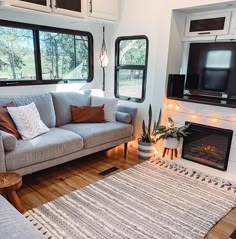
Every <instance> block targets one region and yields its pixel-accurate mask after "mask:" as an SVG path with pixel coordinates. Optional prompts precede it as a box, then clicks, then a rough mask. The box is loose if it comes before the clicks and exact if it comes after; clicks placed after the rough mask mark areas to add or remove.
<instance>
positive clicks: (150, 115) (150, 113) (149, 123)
mask: <svg viewBox="0 0 236 239" xmlns="http://www.w3.org/2000/svg"><path fill="white" fill-rule="evenodd" d="M151 124H152V106H151V104H150V105H149V110H148V134H149V135H151Z"/></svg>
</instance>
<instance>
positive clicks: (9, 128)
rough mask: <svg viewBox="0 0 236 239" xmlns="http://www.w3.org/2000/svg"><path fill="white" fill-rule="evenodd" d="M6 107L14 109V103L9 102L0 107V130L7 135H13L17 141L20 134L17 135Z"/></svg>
mask: <svg viewBox="0 0 236 239" xmlns="http://www.w3.org/2000/svg"><path fill="white" fill-rule="evenodd" d="M7 107H16V105H15V103H13V102H11V103H9V104H6V105H3V106H0V130H2V131H5V132H7V133H9V134H13V135H14V136H15V137H16V138H17V139H19V138H20V134H19V133H18V131H17V129H16V126H15V124H14V122H13V120H12V119H11V116H10V114H9V113H8V111H7Z"/></svg>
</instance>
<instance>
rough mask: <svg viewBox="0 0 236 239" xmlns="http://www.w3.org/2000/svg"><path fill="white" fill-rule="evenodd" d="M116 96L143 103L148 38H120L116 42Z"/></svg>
mask: <svg viewBox="0 0 236 239" xmlns="http://www.w3.org/2000/svg"><path fill="white" fill-rule="evenodd" d="M115 54H116V56H115V57H116V66H115V96H116V97H117V98H119V99H122V100H130V101H136V102H142V101H144V99H145V88H146V75H147V59H148V38H147V37H146V36H131V37H119V38H118V39H117V40H116V53H115Z"/></svg>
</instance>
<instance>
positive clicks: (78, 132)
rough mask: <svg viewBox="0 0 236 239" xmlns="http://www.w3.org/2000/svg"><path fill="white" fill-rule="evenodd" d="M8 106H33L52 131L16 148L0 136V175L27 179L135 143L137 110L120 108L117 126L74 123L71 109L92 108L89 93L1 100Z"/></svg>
mask: <svg viewBox="0 0 236 239" xmlns="http://www.w3.org/2000/svg"><path fill="white" fill-rule="evenodd" d="M9 102H14V103H15V104H16V105H17V106H21V105H26V104H29V103H31V102H34V103H35V105H36V106H37V108H38V111H39V113H40V116H41V119H42V121H43V122H44V123H45V124H46V125H47V127H49V128H50V131H49V132H48V133H45V134H42V135H40V136H38V137H36V138H34V139H31V140H21V139H20V140H17V143H16V147H13V148H12V147H11V144H10V143H9V142H12V141H14V140H16V139H15V138H14V137H13V136H12V135H9V134H7V133H4V132H1V137H0V172H5V171H14V172H17V173H19V174H20V175H25V174H29V173H33V172H36V171H39V170H42V169H45V168H48V167H52V166H55V165H58V164H61V163H65V162H68V161H70V160H74V159H77V158H80V157H83V156H86V155H89V154H92V153H94V152H98V151H102V150H105V149H109V148H112V147H115V146H117V145H120V144H126V143H128V142H129V141H131V140H132V139H133V133H134V125H135V119H136V114H137V109H136V108H132V107H126V106H119V105H118V106H117V113H116V118H117V122H114V123H111V122H106V123H89V124H88V123H83V124H73V123H71V112H70V105H77V106H89V105H91V95H90V94H89V93H85V94H80V93H76V92H67V93H62V92H58V93H46V94H39V95H30V96H12V97H10V96H1V97H0V105H4V104H7V103H9Z"/></svg>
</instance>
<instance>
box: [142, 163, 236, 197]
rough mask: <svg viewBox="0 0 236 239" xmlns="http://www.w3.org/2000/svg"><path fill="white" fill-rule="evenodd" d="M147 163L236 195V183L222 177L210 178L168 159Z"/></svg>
mask: <svg viewBox="0 0 236 239" xmlns="http://www.w3.org/2000/svg"><path fill="white" fill-rule="evenodd" d="M147 162H148V163H151V164H156V165H158V166H159V167H162V168H167V169H170V170H173V171H174V172H176V173H179V174H182V175H184V176H186V177H190V178H193V179H196V180H198V181H202V182H205V183H206V184H210V185H213V186H214V187H216V188H220V189H223V190H225V191H231V192H233V193H235V194H236V183H232V182H230V181H229V180H226V179H223V178H221V177H216V176H210V175H207V174H205V173H203V172H201V171H200V170H194V169H191V168H187V167H184V166H183V165H180V164H178V163H177V162H173V161H170V160H166V159H160V158H159V159H150V160H149V161H147Z"/></svg>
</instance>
